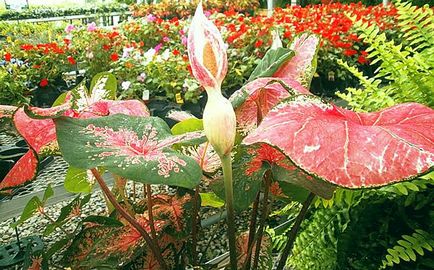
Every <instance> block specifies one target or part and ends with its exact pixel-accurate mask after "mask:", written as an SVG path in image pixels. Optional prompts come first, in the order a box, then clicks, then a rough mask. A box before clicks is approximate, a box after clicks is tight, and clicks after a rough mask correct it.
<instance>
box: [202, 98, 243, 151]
mask: <svg viewBox="0 0 434 270" xmlns="http://www.w3.org/2000/svg"><path fill="white" fill-rule="evenodd" d="M203 128H204V131H205V135H206V137H207V139H208V141H209V142H210V144H211V145H212V147H213V148H214V150H215V151H216V153H217V154H218V155H219V156H220V157H222V156H224V155H227V154H229V153H230V152H231V151H232V148H233V147H234V143H235V133H236V118H235V112H234V109H233V107H232V104H231V103H230V102H229V100H227V99H226V98H225V97H224V96H223V95H222V94H221V93H220V92H217V91H215V92H214V91H213V92H210V93H208V101H207V103H206V106H205V110H204V112H203Z"/></svg>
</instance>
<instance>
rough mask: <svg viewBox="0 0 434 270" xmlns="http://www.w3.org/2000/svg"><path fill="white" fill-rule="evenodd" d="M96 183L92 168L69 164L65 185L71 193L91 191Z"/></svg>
mask: <svg viewBox="0 0 434 270" xmlns="http://www.w3.org/2000/svg"><path fill="white" fill-rule="evenodd" d="M94 184H95V179H94V176H93V175H92V172H91V171H90V170H83V169H79V168H75V167H72V166H69V168H68V170H67V171H66V175H65V180H64V183H63V185H64V187H65V190H66V191H68V192H71V193H90V192H91V191H92V187H93V185H94Z"/></svg>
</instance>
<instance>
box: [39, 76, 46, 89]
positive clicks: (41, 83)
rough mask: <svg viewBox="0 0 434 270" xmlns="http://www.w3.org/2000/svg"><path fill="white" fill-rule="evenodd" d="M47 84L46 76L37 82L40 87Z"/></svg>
mask: <svg viewBox="0 0 434 270" xmlns="http://www.w3.org/2000/svg"><path fill="white" fill-rule="evenodd" d="M47 85H48V80H47V79H46V78H44V79H42V80H41V81H40V82H39V86H40V87H45V86H47Z"/></svg>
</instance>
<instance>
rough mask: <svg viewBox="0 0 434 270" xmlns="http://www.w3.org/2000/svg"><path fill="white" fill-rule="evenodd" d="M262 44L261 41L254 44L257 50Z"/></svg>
mask: <svg viewBox="0 0 434 270" xmlns="http://www.w3.org/2000/svg"><path fill="white" fill-rule="evenodd" d="M263 43H264V42H263V41H262V40H260V39H259V40H257V41H256V42H255V47H256V48H259V47H261V45H262V44H263Z"/></svg>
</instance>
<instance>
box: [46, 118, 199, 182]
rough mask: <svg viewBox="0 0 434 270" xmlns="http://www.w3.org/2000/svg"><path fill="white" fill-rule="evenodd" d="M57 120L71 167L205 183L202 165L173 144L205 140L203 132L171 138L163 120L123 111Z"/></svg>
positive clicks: (147, 179)
mask: <svg viewBox="0 0 434 270" xmlns="http://www.w3.org/2000/svg"><path fill="white" fill-rule="evenodd" d="M55 122H56V130H57V136H58V142H59V145H60V149H61V151H62V154H63V156H64V158H65V160H66V161H67V162H68V163H69V164H70V165H71V166H74V167H77V168H81V169H91V168H95V167H98V166H103V167H105V168H106V169H107V170H109V171H110V172H113V173H115V174H117V175H119V176H122V177H125V178H127V179H131V180H134V181H139V182H143V183H148V184H166V185H175V186H180V187H185V188H192V187H194V186H196V185H197V184H199V182H200V179H201V175H202V174H201V170H200V167H199V165H197V163H196V162H195V161H194V160H193V159H192V158H190V157H187V156H185V155H182V154H180V153H178V152H176V151H174V150H173V149H171V148H170V146H172V145H173V144H175V143H179V142H182V141H188V140H193V139H197V138H200V137H202V136H203V135H202V134H201V133H198V132H196V133H187V134H183V135H179V136H172V135H171V132H170V129H169V127H168V126H167V124H166V123H165V122H164V121H163V120H162V119H160V118H156V117H147V118H145V117H135V116H127V115H121V114H116V115H111V116H107V117H101V118H94V119H72V118H66V117H61V118H58V119H56V120H55Z"/></svg>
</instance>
